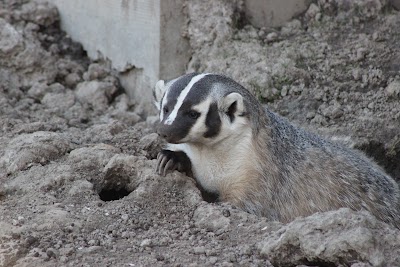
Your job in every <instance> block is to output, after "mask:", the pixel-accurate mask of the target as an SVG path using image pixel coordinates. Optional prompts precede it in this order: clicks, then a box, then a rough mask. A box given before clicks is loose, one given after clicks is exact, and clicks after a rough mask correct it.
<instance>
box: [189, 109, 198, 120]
mask: <svg viewBox="0 0 400 267" xmlns="http://www.w3.org/2000/svg"><path fill="white" fill-rule="evenodd" d="M187 116H188V117H189V118H191V119H193V120H195V119H197V118H198V117H200V113H198V112H197V111H194V110H191V111H189V112H188V113H187Z"/></svg>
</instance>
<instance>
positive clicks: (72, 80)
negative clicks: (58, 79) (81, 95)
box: [64, 72, 81, 89]
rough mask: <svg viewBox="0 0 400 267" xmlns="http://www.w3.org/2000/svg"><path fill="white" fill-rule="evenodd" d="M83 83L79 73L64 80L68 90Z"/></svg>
mask: <svg viewBox="0 0 400 267" xmlns="http://www.w3.org/2000/svg"><path fill="white" fill-rule="evenodd" d="M80 81H81V77H80V76H79V74H78V73H75V72H73V73H70V74H68V75H67V76H65V78H64V82H65V84H66V85H67V86H68V88H71V89H74V88H75V86H76V85H77V84H78V83H79V82H80Z"/></svg>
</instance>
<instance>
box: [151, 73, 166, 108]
mask: <svg viewBox="0 0 400 267" xmlns="http://www.w3.org/2000/svg"><path fill="white" fill-rule="evenodd" d="M166 89H167V88H166V87H165V84H164V80H159V81H158V82H157V83H156V86H154V89H153V96H154V104H155V105H156V107H157V109H158V110H159V109H160V106H161V105H160V104H161V100H162V98H163V96H164V94H165V90H166Z"/></svg>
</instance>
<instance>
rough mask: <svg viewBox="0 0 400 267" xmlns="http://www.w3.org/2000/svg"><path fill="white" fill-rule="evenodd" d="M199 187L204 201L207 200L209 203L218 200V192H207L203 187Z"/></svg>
mask: <svg viewBox="0 0 400 267" xmlns="http://www.w3.org/2000/svg"><path fill="white" fill-rule="evenodd" d="M199 189H200V192H201V196H202V197H203V200H204V201H207V202H208V203H215V202H218V197H219V196H218V194H215V193H210V192H207V191H205V190H204V189H202V188H199Z"/></svg>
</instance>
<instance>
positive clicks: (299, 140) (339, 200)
mask: <svg viewBox="0 0 400 267" xmlns="http://www.w3.org/2000/svg"><path fill="white" fill-rule="evenodd" d="M178 80H179V78H178ZM197 86H198V87H199V88H200V89H196V90H204V92H206V93H207V94H208V95H212V97H213V98H214V99H215V102H214V103H219V101H220V99H222V98H223V97H224V96H226V95H228V94H230V93H232V92H236V93H239V94H240V95H241V96H242V97H243V102H244V107H245V111H244V112H243V114H238V115H237V116H240V117H244V118H246V121H247V124H248V127H250V128H251V143H250V145H249V146H248V147H245V148H244V149H245V150H246V151H247V152H251V153H250V154H251V155H254V158H252V159H248V158H247V157H243V159H242V161H243V162H239V165H240V167H241V169H240V171H239V172H238V174H237V175H238V176H239V175H242V177H234V175H233V176H230V177H224V179H228V180H229V181H228V180H226V181H221V180H220V179H218V178H219V177H214V178H212V179H211V180H210V179H209V180H207V183H208V184H207V186H209V187H210V183H211V185H212V186H211V187H212V188H216V191H217V193H219V194H220V198H221V200H223V201H229V202H232V203H233V204H234V205H236V206H238V207H240V208H242V209H244V210H246V211H248V212H250V213H254V214H257V215H261V216H265V217H268V218H270V219H272V220H279V221H282V222H289V221H291V220H293V219H294V218H296V217H298V216H307V215H310V214H312V213H315V212H319V211H321V212H322V211H328V210H334V209H338V208H341V207H348V208H351V209H353V210H368V211H370V212H371V213H372V214H374V215H375V216H376V217H377V218H379V219H380V220H382V221H385V222H388V223H391V224H393V225H395V226H396V227H398V228H400V193H399V186H398V185H397V183H396V182H395V181H394V180H393V179H392V178H391V177H390V176H389V175H387V174H386V173H385V172H384V171H383V170H382V169H381V168H380V167H379V166H377V165H376V164H375V163H374V162H372V161H371V160H370V159H368V158H367V157H366V156H364V155H363V154H362V153H361V152H358V151H355V150H352V149H349V148H347V147H344V146H342V145H340V144H337V143H334V142H331V141H328V140H325V139H323V138H321V137H319V136H317V135H315V134H312V133H309V132H307V131H304V130H302V129H300V128H298V127H296V126H294V125H293V124H291V123H289V122H288V121H287V120H285V119H284V118H282V117H280V116H278V115H277V114H275V113H273V112H271V111H269V110H268V109H267V108H264V107H263V106H262V105H261V104H260V103H259V102H258V101H257V100H256V98H255V97H254V96H253V95H252V94H251V93H250V92H249V91H248V90H246V89H245V88H244V87H242V86H241V85H239V84H238V83H236V82H235V81H233V80H231V79H229V78H227V77H225V76H221V75H207V76H206V77H205V78H203V79H202V80H200V81H199V82H198V84H197ZM201 88H203V89H201ZM204 92H197V94H195V95H202V93H204ZM188 97H189V95H188ZM202 97H204V95H202ZM219 115H220V116H221V118H222V116H224V114H223V113H221V112H220V113H219ZM232 123H235V120H233V121H232ZM220 134H221V133H220ZM213 138H216V137H213ZM224 140H225V139H224ZM227 140H228V139H227ZM223 142H225V141H223ZM226 142H228V141H226ZM230 144H234V145H233V146H240V145H241V144H240V141H239V144H237V145H236V144H235V142H231V143H230ZM185 146H186V147H189V148H190V147H191V146H193V147H194V146H196V150H190V149H188V150H187V151H185V152H187V153H189V154H191V158H190V160H191V161H192V162H191V165H192V168H193V170H196V166H200V167H198V168H202V167H201V166H207V165H202V164H203V163H201V162H193V160H196V159H197V158H200V157H198V155H194V156H193V153H194V152H193V151H208V152H214V150H215V149H217V150H218V149H222V148H223V146H224V144H221V146H218V145H215V144H213V147H212V148H210V147H206V146H208V145H207V144H201V143H196V144H191V143H185ZM199 146H203V148H204V149H199ZM225 146H226V144H225ZM207 149H208V150H207ZM212 149H214V150H212ZM240 149H241V148H239V150H235V151H243V150H240ZM250 150H251V151H250ZM246 151H244V152H246ZM196 153H197V152H196ZM199 153H200V152H199ZM201 153H204V152H201ZM248 154H249V153H247V154H246V155H248ZM229 156H230V155H226V157H227V158H229ZM189 157H190V156H189ZM235 159H237V158H235ZM221 162H222V161H221ZM249 162H250V163H249ZM242 163H243V165H241V164H242ZM213 164H218V162H213ZM159 167H160V166H159ZM161 167H162V168H163V167H164V166H161ZM224 167H226V166H221V168H222V169H223V168H224ZM227 168H230V167H229V166H228V167H227ZM225 171H226V170H225ZM198 173H200V172H198ZM233 173H235V172H233ZM240 173H241V174H240ZM194 175H196V172H194ZM195 178H196V179H198V178H200V177H195ZM206 178H207V177H206ZM202 179H203V180H204V177H203V178H202ZM203 180H199V182H200V184H201V183H202V182H203ZM213 183H214V184H213ZM203 184H205V183H204V182H203Z"/></svg>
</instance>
